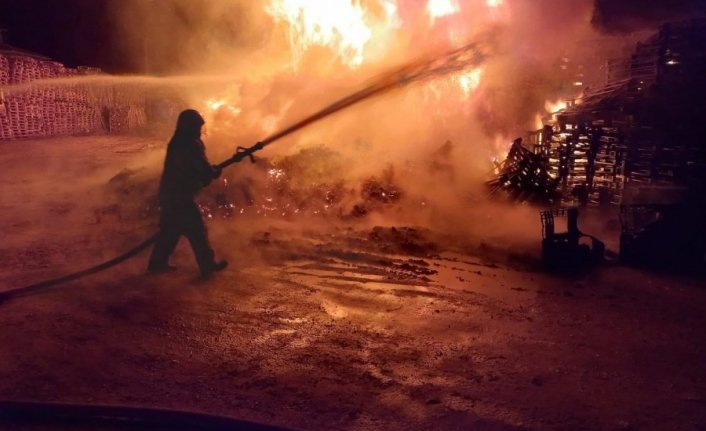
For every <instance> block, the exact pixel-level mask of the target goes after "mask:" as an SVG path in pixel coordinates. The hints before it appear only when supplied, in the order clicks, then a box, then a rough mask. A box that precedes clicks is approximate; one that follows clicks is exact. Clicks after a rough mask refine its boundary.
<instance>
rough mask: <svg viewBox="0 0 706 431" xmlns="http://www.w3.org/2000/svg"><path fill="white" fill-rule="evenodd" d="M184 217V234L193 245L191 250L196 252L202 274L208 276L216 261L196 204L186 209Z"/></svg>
mask: <svg viewBox="0 0 706 431" xmlns="http://www.w3.org/2000/svg"><path fill="white" fill-rule="evenodd" d="M183 215H184V219H183V220H184V227H183V231H182V232H183V233H184V236H185V237H186V238H188V240H189V243H191V249H192V250H193V251H194V256H195V257H196V262H197V263H198V265H199V269H200V270H201V274H203V275H208V274H210V273H211V272H212V271H213V268H214V266H215V261H214V259H213V256H214V253H213V249H212V248H211V244H210V243H209V241H208V232H207V230H206V225H205V224H204V222H203V219H202V218H201V213H199V209H198V207H197V206H196V204H194V203H192V204H191V205H190V206H189V207H188V208H185V209H184V214H183Z"/></svg>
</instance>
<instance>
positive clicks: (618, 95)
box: [508, 20, 706, 205]
mask: <svg viewBox="0 0 706 431" xmlns="http://www.w3.org/2000/svg"><path fill="white" fill-rule="evenodd" d="M609 72H610V77H613V78H614V79H615V80H613V81H609V82H608V84H606V86H605V87H603V88H601V89H598V90H596V91H593V92H590V93H588V94H586V95H584V96H583V97H582V98H581V99H580V100H578V101H573V102H571V103H569V104H568V106H569V107H568V108H566V109H564V110H562V111H561V112H559V113H558V114H557V115H556V116H555V119H554V120H553V121H552V122H551V123H550V124H549V125H547V126H545V127H544V129H542V130H541V131H537V132H534V133H533V134H532V135H531V138H532V140H531V143H532V144H533V146H532V147H531V149H532V151H531V152H529V154H532V155H536V156H538V157H540V158H541V159H542V161H543V162H544V163H546V164H547V171H548V172H549V173H550V174H551V175H552V176H553V177H555V178H556V179H557V187H558V190H559V192H560V193H561V195H562V201H563V202H564V203H578V204H599V205H607V204H613V205H619V204H621V203H622V202H623V197H624V195H625V191H626V190H627V189H629V188H644V187H664V186H688V187H690V188H694V189H699V190H701V189H706V143H704V136H706V122H704V121H703V118H702V117H703V112H705V111H706V78H705V77H706V20H691V21H687V22H683V23H676V24H668V25H665V26H663V27H662V29H661V30H660V32H659V33H657V34H656V35H655V36H653V37H651V38H650V39H648V40H647V41H645V42H644V43H641V44H638V46H637V48H636V50H635V52H634V54H633V55H632V56H631V57H630V59H629V60H628V61H626V62H623V63H622V64H619V63H617V62H613V63H611V68H610V71H609ZM511 157H515V156H513V155H509V156H508V159H510V158H511ZM513 163H514V162H513ZM527 163H529V162H527ZM537 163H538V162H537ZM527 187H528V191H530V190H531V189H532V187H534V186H533V185H532V184H529V185H527ZM515 193H516V192H515Z"/></svg>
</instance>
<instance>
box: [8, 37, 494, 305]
mask: <svg viewBox="0 0 706 431" xmlns="http://www.w3.org/2000/svg"><path fill="white" fill-rule="evenodd" d="M489 48H490V47H489V44H488V42H487V41H480V42H472V43H469V44H467V45H464V46H462V47H460V48H456V49H454V50H451V51H448V52H446V53H445V54H443V55H441V56H437V57H433V58H422V59H419V60H417V61H413V62H410V63H407V64H405V65H403V66H401V67H399V68H397V69H394V70H393V71H391V72H388V73H386V74H383V75H381V76H379V77H378V78H377V79H375V80H373V81H371V83H370V84H369V85H367V86H365V87H364V88H362V89H361V90H358V91H356V92H355V93H352V94H350V95H348V96H346V97H343V98H341V99H339V100H337V101H335V102H333V103H331V104H330V105H328V106H326V107H324V108H323V109H321V110H319V111H318V112H316V113H314V114H312V115H310V116H308V117H306V118H304V119H302V120H299V121H297V122H296V123H294V124H292V125H290V126H289V127H286V128H284V129H282V130H281V131H279V132H276V133H274V134H273V135H271V136H269V137H267V138H265V139H263V140H262V141H260V142H258V143H257V144H255V145H253V146H251V147H238V148H237V150H236V152H235V153H234V154H233V156H232V157H230V158H229V159H227V160H225V161H223V162H222V163H220V164H218V165H216V167H217V168H219V169H223V168H226V167H228V166H230V165H232V164H234V163H238V162H241V161H242V160H243V159H245V158H246V157H247V158H249V159H250V161H251V162H253V163H254V162H255V158H254V156H253V154H254V153H255V152H257V151H260V150H262V149H263V148H265V147H266V146H268V145H270V144H272V143H274V142H275V141H278V140H280V139H282V138H284V137H285V136H288V135H291V134H292V133H295V132H297V131H299V130H301V129H303V128H305V127H307V126H309V125H311V124H314V123H316V122H318V121H320V120H322V119H324V118H326V117H329V116H331V115H333V114H335V113H337V112H339V111H341V110H343V109H346V108H349V107H351V106H353V105H356V104H358V103H360V102H363V101H364V100H367V99H370V98H372V97H375V96H379V95H382V94H385V93H387V92H389V91H391V90H394V89H399V88H403V87H406V86H408V85H410V84H412V83H415V82H419V81H423V80H431V79H434V78H436V77H439V76H445V75H449V74H452V73H458V72H462V71H464V70H468V69H470V68H475V67H478V66H479V65H480V64H481V63H482V62H483V61H484V60H485V59H486V58H487V56H488V54H489ZM156 239H157V234H154V235H153V236H151V237H150V238H149V239H147V240H146V241H144V242H142V243H141V244H139V245H138V246H136V247H134V248H133V249H131V250H129V251H127V252H126V253H124V254H122V255H120V256H118V257H116V258H114V259H111V260H109V261H107V262H104V263H101V264H100V265H96V266H94V267H91V268H88V269H85V270H83V271H79V272H76V273H73V274H69V275H65V276H62V277H59V278H55V279H52V280H46V281H42V282H40V283H35V284H32V285H30V286H26V287H21V288H17V289H12V290H7V291H4V292H0V303H2V302H5V301H8V300H10V299H13V298H17V297H21V296H26V295H30V294H33V293H38V292H40V291H43V290H46V289H48V288H50V287H53V286H56V285H59V284H63V283H67V282H69V281H74V280H77V279H79V278H83V277H86V276H88V275H91V274H95V273H98V272H101V271H104V270H106V269H108V268H111V267H113V266H116V265H118V264H120V263H122V262H124V261H125V260H128V259H130V258H132V257H134V256H137V255H138V254H139V253H140V252H142V251H144V250H145V249H147V248H148V247H150V246H151V245H152V244H153V243H154V242H155V241H156Z"/></svg>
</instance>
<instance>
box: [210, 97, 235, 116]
mask: <svg viewBox="0 0 706 431" xmlns="http://www.w3.org/2000/svg"><path fill="white" fill-rule="evenodd" d="M206 106H207V107H208V109H209V111H211V112H217V111H220V110H221V109H227V110H228V111H230V113H231V114H233V115H238V114H240V112H241V109H240V108H238V107H237V106H234V105H231V104H230V103H228V102H227V101H226V100H225V99H215V98H214V99H208V100H207V101H206Z"/></svg>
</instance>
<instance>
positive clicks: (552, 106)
mask: <svg viewBox="0 0 706 431" xmlns="http://www.w3.org/2000/svg"><path fill="white" fill-rule="evenodd" d="M568 106H569V104H568V103H567V102H566V101H565V100H559V101H556V102H552V101H549V100H547V101H546V102H544V110H545V111H547V113H549V114H552V115H555V114H557V113H559V112H560V111H562V110H564V109H566V108H567V107H568Z"/></svg>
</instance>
